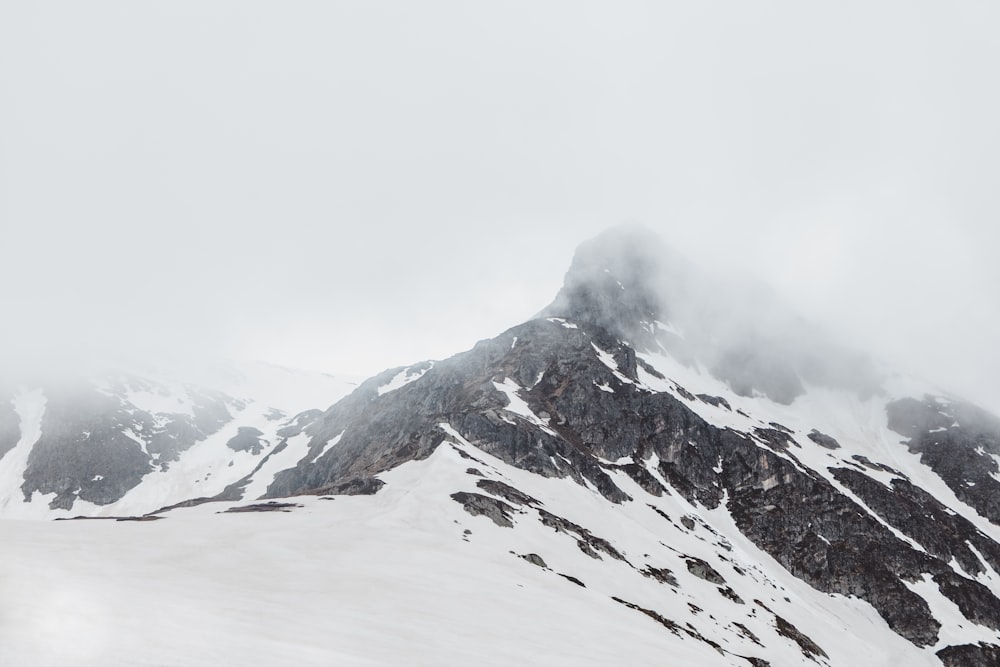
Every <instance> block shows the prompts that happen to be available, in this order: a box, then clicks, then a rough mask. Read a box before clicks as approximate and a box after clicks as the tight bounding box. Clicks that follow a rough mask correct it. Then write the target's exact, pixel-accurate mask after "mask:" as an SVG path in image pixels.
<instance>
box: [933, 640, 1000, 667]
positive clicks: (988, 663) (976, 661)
mask: <svg viewBox="0 0 1000 667" xmlns="http://www.w3.org/2000/svg"><path fill="white" fill-rule="evenodd" d="M937 657H939V658H941V662H942V663H944V665H945V667H996V666H997V665H1000V646H994V645H993V644H983V643H979V644H962V645H961V646H949V647H947V648H943V649H941V650H940V651H938V652H937Z"/></svg>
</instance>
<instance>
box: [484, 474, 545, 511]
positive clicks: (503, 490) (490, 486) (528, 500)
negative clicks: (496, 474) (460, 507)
mask: <svg viewBox="0 0 1000 667" xmlns="http://www.w3.org/2000/svg"><path fill="white" fill-rule="evenodd" d="M476 486H478V487H479V488H480V489H482V490H483V491H485V492H486V493H490V494H493V495H494V496H500V497H501V498H503V499H505V500H507V501H508V502H512V503H514V504H515V505H531V506H537V505H540V504H541V503H539V502H538V501H537V500H535V499H534V498H532V497H531V496H529V495H528V494H526V493H522V492H520V491H518V490H517V489H515V488H514V487H513V486H510V485H509V484H504V483H503V482H498V481H495V480H492V479H481V480H479V481H478V482H476Z"/></svg>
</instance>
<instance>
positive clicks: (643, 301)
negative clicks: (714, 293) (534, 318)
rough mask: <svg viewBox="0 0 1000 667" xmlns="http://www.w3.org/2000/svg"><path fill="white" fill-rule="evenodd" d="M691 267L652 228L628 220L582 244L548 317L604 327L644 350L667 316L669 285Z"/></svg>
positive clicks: (547, 312) (547, 310)
mask: <svg viewBox="0 0 1000 667" xmlns="http://www.w3.org/2000/svg"><path fill="white" fill-rule="evenodd" d="M688 269H689V267H687V266H686V262H685V261H683V259H682V258H680V257H678V256H677V255H676V253H674V252H673V251H672V250H670V248H669V247H668V246H667V245H666V243H664V241H663V239H661V238H660V237H659V236H658V235H657V234H655V233H654V232H652V231H651V230H650V229H649V228H647V227H645V226H643V225H640V224H637V223H626V224H622V225H618V226H616V227H612V228H610V229H608V230H607V231H605V232H603V233H601V234H599V235H598V236H596V237H594V238H592V239H590V240H588V241H585V242H583V243H582V244H580V246H579V247H578V248H577V250H576V253H575V254H574V257H573V262H572V264H571V265H570V268H569V271H568V272H567V273H566V277H565V279H564V281H563V287H562V289H561V290H560V291H559V293H558V294H557V295H556V298H555V300H554V301H553V302H552V304H551V305H550V306H549V307H548V308H546V309H545V311H544V312H543V314H544V315H546V316H558V317H565V318H567V319H570V320H572V321H575V322H579V323H581V324H585V325H591V326H596V327H599V328H601V329H603V330H605V331H607V332H608V333H610V334H612V335H614V336H616V337H618V338H620V339H623V340H628V341H629V342H630V343H632V344H633V345H635V346H636V347H637V348H640V349H655V348H656V344H655V340H654V338H653V337H652V331H651V325H653V323H654V322H656V321H657V320H666V319H667V313H668V305H667V300H666V298H665V297H666V291H665V289H664V288H665V286H666V285H669V284H670V283H671V282H674V281H677V280H679V279H682V278H683V276H684V274H685V273H686V272H687V271H688Z"/></svg>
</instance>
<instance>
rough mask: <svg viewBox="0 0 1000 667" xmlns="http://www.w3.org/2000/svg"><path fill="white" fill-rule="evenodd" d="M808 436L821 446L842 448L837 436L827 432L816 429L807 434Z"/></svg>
mask: <svg viewBox="0 0 1000 667" xmlns="http://www.w3.org/2000/svg"><path fill="white" fill-rule="evenodd" d="M806 437H807V438H809V439H810V440H812V441H813V442H815V443H816V444H817V445H819V446H820V447H826V448H827V449H840V443H839V442H837V440H836V439H835V438H833V437H832V436H829V435H827V434H825V433H820V432H819V431H817V430H816V429H813V430H812V431H810V432H809V435H807V436H806Z"/></svg>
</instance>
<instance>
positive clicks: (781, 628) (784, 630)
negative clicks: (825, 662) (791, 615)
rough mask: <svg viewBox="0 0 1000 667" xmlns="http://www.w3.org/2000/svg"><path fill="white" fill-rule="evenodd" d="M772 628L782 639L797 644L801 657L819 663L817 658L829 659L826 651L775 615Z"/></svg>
mask: <svg viewBox="0 0 1000 667" xmlns="http://www.w3.org/2000/svg"><path fill="white" fill-rule="evenodd" d="M774 627H775V629H776V630H777V631H778V634H779V635H781V636H783V637H788V638H789V639H791V640H792V641H793V642H795V643H796V644H798V645H799V648H800V649H802V653H803V655H805V656H806V657H807V658H811V659H812V660H814V661H816V662H819V661H818V660H816V658H817V657H820V658H827V657H829V656H827V654H826V651H824V650H823V649H821V648H820V647H819V646H818V645H817V644H816V642H814V641H813V640H811V639H809V637H807V636H806V635H804V634H802V632H801V631H799V629H798V628H796V627H795V626H794V625H792V624H791V623H789V622H788V621H786V620H785V619H783V618H782V617H781V616H778V615H777V614H775V616H774Z"/></svg>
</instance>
